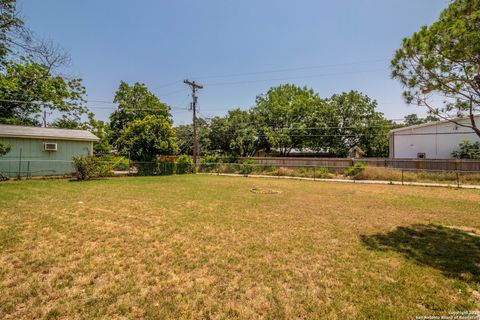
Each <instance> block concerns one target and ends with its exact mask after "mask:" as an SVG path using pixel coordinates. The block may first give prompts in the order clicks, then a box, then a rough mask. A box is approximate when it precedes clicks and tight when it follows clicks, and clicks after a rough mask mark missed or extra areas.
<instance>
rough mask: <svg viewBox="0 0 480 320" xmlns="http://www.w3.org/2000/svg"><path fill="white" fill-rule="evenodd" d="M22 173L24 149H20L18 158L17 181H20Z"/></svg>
mask: <svg viewBox="0 0 480 320" xmlns="http://www.w3.org/2000/svg"><path fill="white" fill-rule="evenodd" d="M21 172H22V148H20V156H19V158H18V176H17V179H18V180H20V178H21Z"/></svg>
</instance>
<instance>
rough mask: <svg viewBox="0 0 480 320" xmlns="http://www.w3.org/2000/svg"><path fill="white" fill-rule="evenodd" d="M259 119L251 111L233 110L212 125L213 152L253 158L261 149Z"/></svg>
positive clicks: (217, 118)
mask: <svg viewBox="0 0 480 320" xmlns="http://www.w3.org/2000/svg"><path fill="white" fill-rule="evenodd" d="M256 125H257V119H255V118H254V117H253V114H252V113H251V112H250V111H243V110H240V109H238V108H237V109H233V110H230V111H229V112H228V114H227V115H226V116H225V117H223V118H222V117H215V118H213V119H212V121H211V124H210V132H209V134H210V136H209V138H210V144H211V151H212V152H218V153H222V154H223V155H236V156H240V157H248V156H252V155H253V154H254V153H255V152H256V151H257V150H258V148H259V147H260V145H259V139H258V136H259V132H258V130H257V129H256V128H255V126H256Z"/></svg>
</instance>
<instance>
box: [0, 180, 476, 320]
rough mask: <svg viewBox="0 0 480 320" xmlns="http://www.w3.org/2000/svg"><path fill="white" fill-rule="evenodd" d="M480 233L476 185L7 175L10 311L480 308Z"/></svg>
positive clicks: (94, 313) (436, 311)
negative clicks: (83, 179) (20, 178)
mask: <svg viewBox="0 0 480 320" xmlns="http://www.w3.org/2000/svg"><path fill="white" fill-rule="evenodd" d="M251 188H272V189H275V190H279V191H281V192H282V193H280V194H255V193H252V192H250V189H251ZM452 227H453V228H452ZM461 230H464V231H461ZM479 230H480V191H475V190H455V189H445V188H423V187H406V186H403V187H402V186H388V185H354V184H341V183H338V184H337V183H321V182H313V181H293V180H281V179H253V178H242V177H218V176H206V175H185V176H165V177H136V178H133V177H132V178H112V179H108V180H97V181H89V182H70V181H67V180H37V181H11V182H4V183H0V318H1V319H34V318H35V319H37V318H40V319H42V318H43V319H57V318H58V319H95V318H98V319H100V318H102V319H139V318H145V319H178V318H181V319H237V318H238V319H252V318H263V319H292V318H302V319H350V318H355V319H372V318H374V319H392V318H393V319H414V318H415V316H420V315H448V312H449V311H466V310H479V309H480V293H479V291H480V285H479V283H480V237H479V236H478V234H480V231H479Z"/></svg>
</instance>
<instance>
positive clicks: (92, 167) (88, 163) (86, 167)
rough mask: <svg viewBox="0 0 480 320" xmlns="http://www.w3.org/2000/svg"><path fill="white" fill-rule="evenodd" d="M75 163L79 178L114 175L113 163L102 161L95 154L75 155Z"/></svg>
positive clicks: (86, 178) (87, 178)
mask: <svg viewBox="0 0 480 320" xmlns="http://www.w3.org/2000/svg"><path fill="white" fill-rule="evenodd" d="M73 164H74V166H75V169H76V170H77V179H78V180H90V179H95V178H101V177H108V176H111V175H112V170H113V166H112V163H111V162H108V161H102V160H101V159H99V158H97V157H95V156H76V157H73Z"/></svg>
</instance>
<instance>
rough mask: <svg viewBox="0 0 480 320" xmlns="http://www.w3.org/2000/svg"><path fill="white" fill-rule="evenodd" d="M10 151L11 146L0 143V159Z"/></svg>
mask: <svg viewBox="0 0 480 320" xmlns="http://www.w3.org/2000/svg"><path fill="white" fill-rule="evenodd" d="M11 149H12V146H11V145H9V144H8V143H5V142H2V141H0V157H1V156H4V155H6V154H7V153H9V152H10V150H11Z"/></svg>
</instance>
